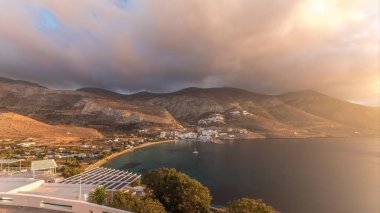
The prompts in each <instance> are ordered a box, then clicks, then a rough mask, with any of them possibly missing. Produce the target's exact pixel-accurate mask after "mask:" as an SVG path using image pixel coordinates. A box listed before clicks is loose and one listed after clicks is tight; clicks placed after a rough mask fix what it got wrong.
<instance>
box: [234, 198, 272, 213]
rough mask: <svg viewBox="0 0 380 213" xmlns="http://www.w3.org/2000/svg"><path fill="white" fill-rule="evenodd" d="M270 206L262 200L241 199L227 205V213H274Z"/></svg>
mask: <svg viewBox="0 0 380 213" xmlns="http://www.w3.org/2000/svg"><path fill="white" fill-rule="evenodd" d="M276 212H277V211H276V210H274V209H273V208H272V207H271V206H270V205H268V204H266V203H264V201H262V200H254V199H249V198H241V199H238V200H235V201H231V202H229V203H228V204H227V213H276Z"/></svg>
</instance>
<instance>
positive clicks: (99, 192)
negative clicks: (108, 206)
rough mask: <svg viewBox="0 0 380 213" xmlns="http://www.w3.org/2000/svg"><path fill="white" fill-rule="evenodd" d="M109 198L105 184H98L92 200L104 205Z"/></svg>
mask: <svg viewBox="0 0 380 213" xmlns="http://www.w3.org/2000/svg"><path fill="white" fill-rule="evenodd" d="M106 198H107V190H106V188H105V187H104V186H96V188H95V189H94V191H93V192H92V195H91V201H92V202H93V203H96V204H99V205H104V203H105V200H106Z"/></svg>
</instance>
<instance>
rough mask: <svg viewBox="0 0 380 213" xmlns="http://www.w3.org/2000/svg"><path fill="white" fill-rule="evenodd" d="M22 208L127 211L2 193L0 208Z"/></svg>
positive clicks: (98, 212)
mask: <svg viewBox="0 0 380 213" xmlns="http://www.w3.org/2000/svg"><path fill="white" fill-rule="evenodd" d="M1 205H7V206H21V207H31V208H40V209H49V210H56V211H61V212H78V213H82V212H88V213H126V212H127V211H123V210H119V209H114V208H110V207H106V206H101V205H97V204H93V203H89V202H84V201H79V200H68V199H60V198H52V197H46V196H39V195H29V194H19V193H1V192H0V206H1Z"/></svg>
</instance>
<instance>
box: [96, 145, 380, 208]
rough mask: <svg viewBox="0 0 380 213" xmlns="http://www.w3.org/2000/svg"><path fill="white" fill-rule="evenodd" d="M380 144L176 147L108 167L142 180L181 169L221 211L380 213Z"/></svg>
mask: <svg viewBox="0 0 380 213" xmlns="http://www.w3.org/2000/svg"><path fill="white" fill-rule="evenodd" d="M379 140H380V139H379V138H306V139H255V140H238V141H226V142H224V143H223V144H214V143H205V142H196V141H195V142H188V141H177V142H173V143H164V144H158V145H155V146H149V147H146V148H142V149H138V150H136V151H134V152H131V153H127V154H124V155H122V156H119V157H117V158H115V159H112V160H111V161H109V162H108V163H106V164H105V165H103V166H104V167H109V168H114V169H122V170H128V171H130V172H137V173H140V174H143V173H144V172H146V171H148V170H153V169H157V168H161V167H170V168H176V169H177V170H178V171H181V172H184V173H186V174H187V175H189V176H190V177H192V178H195V179H197V180H198V181H200V182H201V183H202V184H204V185H206V186H207V187H209V189H210V191H211V194H212V196H213V202H212V203H213V205H215V206H225V205H226V203H227V202H228V201H231V200H234V199H238V198H241V197H250V198H254V199H263V200H264V201H265V202H267V203H269V204H270V205H272V206H273V207H274V208H275V209H276V210H279V211H281V212H300V213H301V212H346V213H347V212H353V213H354V212H379V211H380V207H379V205H378V201H379V200H380V191H379V190H380V183H379V180H380V174H379V171H380V142H379ZM194 149H196V150H197V151H198V152H199V154H193V151H194Z"/></svg>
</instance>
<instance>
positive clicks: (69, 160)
mask: <svg viewBox="0 0 380 213" xmlns="http://www.w3.org/2000/svg"><path fill="white" fill-rule="evenodd" d="M66 164H67V165H69V166H79V162H78V160H77V159H76V158H72V157H70V158H67V159H66Z"/></svg>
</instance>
